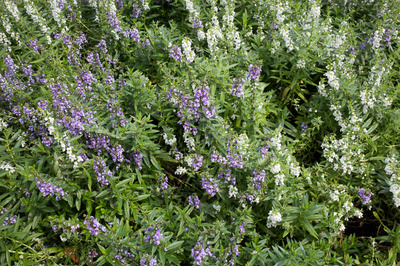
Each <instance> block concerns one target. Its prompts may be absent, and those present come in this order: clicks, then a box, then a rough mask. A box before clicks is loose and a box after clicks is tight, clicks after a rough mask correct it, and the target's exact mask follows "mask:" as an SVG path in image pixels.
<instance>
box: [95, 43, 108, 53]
mask: <svg viewBox="0 0 400 266" xmlns="http://www.w3.org/2000/svg"><path fill="white" fill-rule="evenodd" d="M96 47H97V48H100V49H101V51H102V52H103V54H106V53H107V51H108V50H107V44H106V41H105V40H101V41H100V42H99V44H98V45H97V46H96Z"/></svg>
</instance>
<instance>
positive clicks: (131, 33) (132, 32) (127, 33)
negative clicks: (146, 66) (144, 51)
mask: <svg viewBox="0 0 400 266" xmlns="http://www.w3.org/2000/svg"><path fill="white" fill-rule="evenodd" d="M123 35H124V37H125V38H132V39H133V40H134V41H135V42H139V39H140V35H139V31H138V29H137V28H135V29H133V30H130V29H129V30H126V31H124V32H123Z"/></svg>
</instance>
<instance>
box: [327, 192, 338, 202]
mask: <svg viewBox="0 0 400 266" xmlns="http://www.w3.org/2000/svg"><path fill="white" fill-rule="evenodd" d="M329 196H330V197H331V201H339V191H337V190H334V191H331V192H329Z"/></svg>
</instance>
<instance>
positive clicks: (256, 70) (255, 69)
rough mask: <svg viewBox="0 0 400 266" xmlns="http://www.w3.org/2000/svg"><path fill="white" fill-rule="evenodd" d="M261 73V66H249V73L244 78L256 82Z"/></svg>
mask: <svg viewBox="0 0 400 266" xmlns="http://www.w3.org/2000/svg"><path fill="white" fill-rule="evenodd" d="M260 72H261V66H256V65H252V64H251V65H250V66H249V73H248V74H247V76H246V79H252V80H255V81H258V78H259V75H260Z"/></svg>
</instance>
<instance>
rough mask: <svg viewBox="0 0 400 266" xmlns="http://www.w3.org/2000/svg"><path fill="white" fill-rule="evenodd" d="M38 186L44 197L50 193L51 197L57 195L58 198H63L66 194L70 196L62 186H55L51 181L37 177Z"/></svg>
mask: <svg viewBox="0 0 400 266" xmlns="http://www.w3.org/2000/svg"><path fill="white" fill-rule="evenodd" d="M35 181H36V186H37V187H38V188H39V190H40V192H42V195H43V197H46V196H48V195H50V197H52V196H54V195H56V200H60V199H62V198H63V197H64V196H68V193H66V192H64V190H63V189H62V188H60V187H57V186H53V185H52V184H50V183H46V182H40V181H39V180H38V179H37V178H35Z"/></svg>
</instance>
